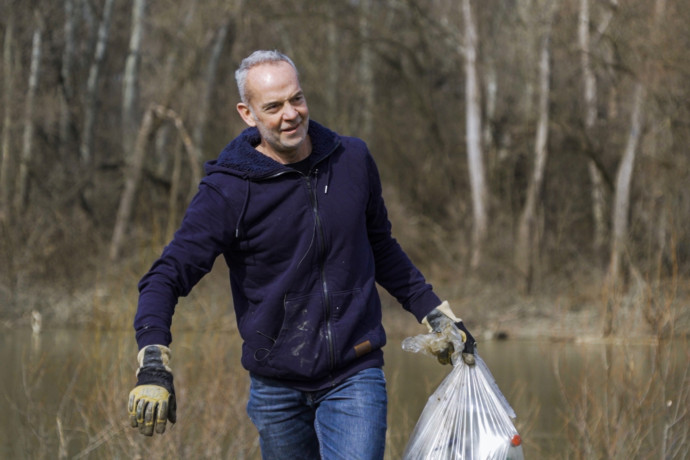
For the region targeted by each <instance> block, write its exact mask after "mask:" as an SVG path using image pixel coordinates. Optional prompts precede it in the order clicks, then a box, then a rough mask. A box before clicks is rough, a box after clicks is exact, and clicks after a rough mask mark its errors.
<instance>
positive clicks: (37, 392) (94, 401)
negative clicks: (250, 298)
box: [0, 328, 688, 459]
mask: <svg viewBox="0 0 690 460" xmlns="http://www.w3.org/2000/svg"><path fill="white" fill-rule="evenodd" d="M134 348H135V345H134V342H133V338H132V334H131V333H130V332H129V331H124V332H111V333H106V332H98V331H96V332H94V331H83V330H59V331H53V330H45V329H44V330H43V331H41V333H40V334H32V331H31V329H28V328H27V329H25V330H5V331H3V334H2V338H1V339H0V363H2V366H3V367H4V370H3V372H2V373H1V374H0V413H1V414H4V415H5V416H4V417H2V419H0V420H1V421H0V458H59V457H70V458H72V457H75V456H76V457H77V458H85V457H89V458H112V457H130V456H131V455H133V454H134V453H135V452H136V453H137V455H141V456H143V457H146V458H164V457H165V456H166V455H167V453H166V452H168V451H164V450H161V446H163V443H162V442H161V441H160V440H155V439H154V440H150V439H148V440H146V439H143V437H141V436H139V435H138V434H137V433H135V432H134V430H131V429H130V428H129V427H128V426H127V417H126V412H125V401H126V398H127V394H128V392H129V389H130V386H131V385H132V383H133V380H134V371H135V364H136V363H135V362H134V361H135V358H134V356H135V354H136V352H135V350H134ZM668 349H669V350H670V351H664V353H665V355H664V357H662V359H659V353H660V347H658V346H654V345H650V344H634V343H633V344H626V345H603V344H575V343H559V344H554V343H549V342H543V341H495V342H485V343H482V344H481V347H480V353H481V355H482V357H483V358H484V360H485V361H486V363H487V364H488V366H489V367H490V369H491V371H492V372H493V374H494V377H495V378H496V381H497V383H498V385H499V387H500V388H501V390H502V391H503V392H504V394H505V395H506V397H507V398H508V400H509V402H510V403H511V405H512V406H513V408H514V409H515V411H516V413H517V415H518V419H517V423H516V426H517V428H518V430H519V431H520V432H521V434H522V437H523V440H524V451H525V455H526V458H563V457H565V456H568V451H569V450H572V449H573V447H572V446H573V445H572V443H570V442H569V441H568V439H567V436H566V431H565V427H566V425H565V423H566V419H568V418H569V417H570V421H571V422H573V421H574V420H573V419H572V416H569V415H568V414H569V413H571V412H572V411H577V410H579V409H578V407H580V406H578V404H579V403H578V401H572V400H571V401H566V400H565V398H564V394H566V395H573V398H574V399H576V398H577V397H578V396H576V395H580V394H582V395H584V396H583V397H585V398H591V400H592V401H596V400H597V397H598V396H597V391H605V390H607V389H608V391H610V389H611V383H610V377H611V376H612V375H613V374H614V373H617V372H620V374H621V375H622V376H623V377H624V380H623V381H624V382H628V385H629V386H630V387H631V388H632V389H635V388H636V385H639V386H640V387H644V385H646V383H645V382H646V380H645V379H646V378H647V377H648V376H650V375H653V374H654V373H659V371H661V370H660V369H659V368H658V366H659V363H663V364H664V366H666V367H667V368H666V369H665V370H664V372H665V374H661V373H659V375H666V382H665V385H666V386H665V389H664V391H665V392H666V393H665V394H666V395H667V396H668V397H667V399H668V400H669V401H673V399H674V397H675V396H676V395H677V394H678V391H680V390H681V389H682V388H683V383H684V379H685V378H687V377H684V376H683V373H682V372H683V371H685V370H686V368H687V362H688V356H687V351H686V350H687V348H686V347H685V346H684V345H683V344H680V343H677V342H676V343H673V344H671V345H669V347H668ZM173 350H174V369H175V371H176V372H175V374H176V375H175V378H176V387H177V391H178V400H179V403H180V411H179V412H178V415H179V419H180V423H178V424H177V425H176V426H175V427H173V428H172V429H171V430H170V434H169V435H168V434H167V433H166V436H167V437H166V438H165V440H166V441H168V444H172V447H170V446H167V445H166V447H165V449H173V450H171V452H175V455H176V456H180V457H187V456H190V457H198V456H199V455H194V454H195V453H196V454H199V452H197V451H195V449H199V448H200V447H199V446H198V445H194V444H191V443H190V442H189V439H191V438H192V437H194V438H193V439H196V438H199V437H201V436H205V437H206V440H205V441H204V446H205V447H204V449H206V450H205V452H203V454H202V455H200V456H205V457H208V456H211V457H226V458H258V456H259V454H258V448H257V444H256V434H255V432H254V430H253V427H252V426H251V424H250V422H249V421H248V420H247V417H246V415H245V414H244V404H245V402H246V391H247V380H248V379H247V377H246V372H245V371H244V370H243V369H241V368H240V365H239V353H240V347H239V339H238V337H237V336H236V334H235V333H230V334H226V333H213V334H205V335H204V334H194V333H191V332H190V333H184V332H180V333H177V335H176V341H175V343H174V346H173ZM200 350H205V351H206V352H210V353H212V354H213V356H212V357H206V356H200V355H199V351H200ZM385 358H386V365H385V371H386V377H387V381H388V389H389V397H390V403H389V436H388V445H387V452H386V456H387V458H389V459H396V458H399V457H400V454H401V453H402V451H403V450H404V447H405V443H406V440H407V437H408V436H409V433H410V432H411V431H412V428H413V427H414V425H415V423H416V420H417V417H418V415H419V414H420V413H421V411H422V408H423V407H424V404H425V403H426V400H427V398H428V396H429V395H431V393H432V392H433V391H434V389H435V388H436V386H437V385H438V384H439V383H440V382H441V380H442V379H443V378H444V377H445V376H446V375H447V373H448V372H449V368H447V367H443V366H440V365H439V364H438V363H436V361H435V360H434V359H432V358H429V357H427V356H423V355H417V354H411V353H406V352H403V351H402V350H401V349H400V339H399V338H391V339H390V341H389V345H388V346H387V347H386V351H385ZM659 383H662V382H659ZM685 383H687V382H685ZM583 385H586V386H587V388H588V390H587V392H584V393H583V391H582V388H583ZM647 391H648V392H650V391H651V390H650V389H649V388H647ZM686 402H687V400H686ZM209 414H214V415H213V417H214V418H216V419H218V420H220V421H219V422H218V425H217V426H211V425H204V424H203V423H199V421H200V420H203V419H204V417H208V416H209ZM603 416H604V417H605V416H606V414H604V415H603ZM185 417H186V418H185ZM581 421H585V422H586V419H585V418H584V417H583V419H582V420H581ZM571 428H572V427H571ZM586 448H587V446H585V445H583V447H582V449H586ZM156 449H158V450H156ZM157 452H158V453H157ZM168 453H169V452H168ZM130 454H131V455H130Z"/></svg>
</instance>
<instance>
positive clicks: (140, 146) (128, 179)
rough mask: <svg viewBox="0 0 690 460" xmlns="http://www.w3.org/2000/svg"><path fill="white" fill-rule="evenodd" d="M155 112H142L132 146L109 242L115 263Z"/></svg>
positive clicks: (152, 127) (152, 109)
mask: <svg viewBox="0 0 690 460" xmlns="http://www.w3.org/2000/svg"><path fill="white" fill-rule="evenodd" d="M154 121H155V112H154V108H153V106H152V107H150V108H149V109H148V110H147V111H146V112H144V118H143V119H142V121H141V127H140V128H139V133H138V135H137V140H136V143H135V144H134V151H133V152H132V156H131V159H130V163H129V167H128V168H127V173H126V174H125V188H124V190H123V192H122V196H121V197H120V205H119V206H118V209H117V216H116V217H115V227H114V229H113V237H112V239H111V240H110V260H111V261H113V262H114V261H116V260H117V259H118V258H119V256H120V249H121V248H122V242H123V239H124V236H125V231H126V230H127V225H128V224H129V218H130V216H131V215H132V209H133V207H134V197H135V196H136V191H137V187H138V185H139V179H140V178H141V170H142V167H143V165H144V156H145V154H146V145H147V144H148V140H149V137H150V136H151V134H152V133H153V131H154V130H155V127H154Z"/></svg>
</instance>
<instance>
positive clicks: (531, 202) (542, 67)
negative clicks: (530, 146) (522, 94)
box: [515, 18, 551, 293]
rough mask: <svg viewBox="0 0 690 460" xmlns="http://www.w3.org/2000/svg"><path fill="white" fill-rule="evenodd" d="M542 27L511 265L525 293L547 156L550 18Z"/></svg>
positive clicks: (531, 273)
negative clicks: (530, 141) (531, 140)
mask: <svg viewBox="0 0 690 460" xmlns="http://www.w3.org/2000/svg"><path fill="white" fill-rule="evenodd" d="M546 27H547V29H546V31H545V32H544V35H543V37H542V39H541V46H540V48H541V49H540V52H539V82H538V84H539V106H538V108H539V121H538V123H537V134H536V140H535V146H534V165H533V170H532V175H531V178H530V182H529V185H528V187H527V196H526V199H525V206H524V208H523V210H522V213H521V215H520V220H519V224H518V235H517V244H516V245H515V267H516V268H517V270H518V273H519V274H520V276H521V278H522V288H523V290H524V292H527V293H529V292H530V291H531V289H532V283H533V281H534V270H535V266H536V260H537V256H538V246H539V231H538V226H537V219H538V217H537V214H538V212H537V209H538V207H539V205H540V204H541V189H542V184H543V181H544V169H545V168H546V160H547V157H548V149H547V144H548V133H549V94H550V84H549V82H550V79H551V65H550V57H551V56H550V38H551V18H549V19H548V23H547V26H546Z"/></svg>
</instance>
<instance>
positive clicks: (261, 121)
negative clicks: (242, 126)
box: [237, 61, 310, 163]
mask: <svg viewBox="0 0 690 460" xmlns="http://www.w3.org/2000/svg"><path fill="white" fill-rule="evenodd" d="M246 91H247V99H248V102H247V104H245V103H242V102H241V103H239V104H237V111H238V112H239V113H240V116H241V117H242V119H243V120H244V122H245V123H247V125H249V126H256V128H257V129H258V130H259V133H260V134H261V144H260V145H259V146H258V147H257V148H258V149H259V150H260V151H261V152H262V153H264V154H266V155H268V156H270V157H273V158H274V159H276V160H279V161H280V160H282V161H280V162H282V163H291V162H294V161H298V160H301V159H304V158H306V157H307V156H308V154H309V151H310V145H309V142H308V141H306V140H307V128H308V125H309V108H308V107H307V101H306V99H305V97H304V93H303V92H302V88H301V87H300V84H299V79H298V78H297V73H296V72H295V70H294V69H293V68H292V66H291V65H290V64H288V63H287V62H282V61H281V62H273V63H267V64H259V65H257V66H255V67H253V68H251V69H250V70H249V73H248V74H247V83H246Z"/></svg>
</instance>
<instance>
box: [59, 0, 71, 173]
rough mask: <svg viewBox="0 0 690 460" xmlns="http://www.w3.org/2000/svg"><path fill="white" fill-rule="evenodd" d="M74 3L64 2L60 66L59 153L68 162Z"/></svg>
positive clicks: (69, 0) (66, 0)
mask: <svg viewBox="0 0 690 460" xmlns="http://www.w3.org/2000/svg"><path fill="white" fill-rule="evenodd" d="M74 23H75V13H74V1H73V0H65V27H64V31H65V46H64V48H63V51H62V65H61V66H60V81H61V85H60V89H61V91H60V133H59V136H60V153H61V154H62V158H63V160H68V158H67V154H66V153H67V150H68V149H69V148H70V144H71V142H72V137H71V133H70V131H71V129H72V123H73V121H72V108H71V106H72V104H73V103H74V82H73V78H72V67H73V64H74V48H75V43H74V28H75V24H74Z"/></svg>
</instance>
